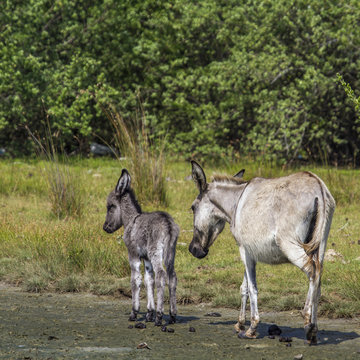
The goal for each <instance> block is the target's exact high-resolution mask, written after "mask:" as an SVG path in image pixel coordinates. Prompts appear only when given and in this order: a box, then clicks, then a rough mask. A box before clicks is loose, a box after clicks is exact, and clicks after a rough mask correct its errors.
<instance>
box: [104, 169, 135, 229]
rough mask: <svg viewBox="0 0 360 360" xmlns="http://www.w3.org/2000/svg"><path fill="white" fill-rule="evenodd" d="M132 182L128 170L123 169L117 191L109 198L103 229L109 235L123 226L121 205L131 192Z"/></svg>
mask: <svg viewBox="0 0 360 360" xmlns="http://www.w3.org/2000/svg"><path fill="white" fill-rule="evenodd" d="M130 182H131V178H130V174H129V173H128V171H127V170H126V169H123V170H122V173H121V176H120V178H119V180H118V182H117V185H116V187H115V190H113V191H112V192H111V193H110V194H109V196H108V198H107V204H106V208H107V212H106V218H105V223H104V226H103V229H104V230H105V231H106V232H108V233H109V234H111V233H113V232H114V231H116V230H118V229H120V228H121V227H122V226H123V216H122V215H123V214H122V210H121V206H120V205H121V200H122V198H123V197H124V195H125V194H126V193H127V192H131V188H130Z"/></svg>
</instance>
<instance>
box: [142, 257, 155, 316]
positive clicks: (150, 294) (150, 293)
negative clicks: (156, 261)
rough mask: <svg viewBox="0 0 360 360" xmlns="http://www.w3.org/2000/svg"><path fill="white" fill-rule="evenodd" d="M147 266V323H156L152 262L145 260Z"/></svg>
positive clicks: (145, 277)
mask: <svg viewBox="0 0 360 360" xmlns="http://www.w3.org/2000/svg"><path fill="white" fill-rule="evenodd" d="M144 264H145V276H144V279H145V286H146V290H147V314H146V321H154V317H155V300H154V282H155V281H154V270H153V267H152V265H151V262H150V261H148V260H144Z"/></svg>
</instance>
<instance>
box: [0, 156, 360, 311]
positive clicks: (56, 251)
mask: <svg viewBox="0 0 360 360" xmlns="http://www.w3.org/2000/svg"><path fill="white" fill-rule="evenodd" d="M69 161H70V163H69V164H68V171H69V172H71V174H73V175H75V177H76V179H78V180H80V181H79V183H80V184H81V187H82V188H81V190H82V191H83V193H84V194H85V199H86V200H85V201H84V204H83V215H82V217H80V218H79V217H75V218H74V217H66V218H65V219H62V220H61V219H58V218H55V217H54V216H51V202H50V199H49V194H48V191H47V187H46V179H45V178H44V175H43V168H44V165H45V164H44V162H43V161H36V160H20V161H13V160H1V161H0V280H3V281H9V282H12V283H15V284H18V285H20V286H22V287H23V288H24V289H26V290H28V291H36V292H38V291H57V292H78V291H89V292H92V293H95V294H111V295H119V294H125V295H126V296H130V295H131V290H130V277H129V276H130V270H129V265H128V260H127V250H126V247H125V245H124V243H123V242H122V241H121V235H122V234H123V230H122V229H121V230H119V231H118V232H116V233H114V234H112V235H109V234H106V233H105V232H104V231H103V230H102V225H103V221H104V219H105V213H106V208H105V203H106V197H107V195H108V193H109V191H110V190H112V189H113V188H114V187H115V185H116V182H117V180H118V177H119V175H120V173H121V169H122V168H123V167H127V163H126V161H119V160H111V159H77V158H76V159H70V160H69ZM243 167H245V168H246V173H245V178H246V179H249V178H251V177H253V176H266V177H272V176H278V175H285V174H287V173H290V172H293V171H296V170H295V169H281V168H276V167H271V166H269V165H267V164H262V163H256V162H249V163H247V164H225V165H224V167H222V168H220V169H216V168H215V167H212V166H205V171H206V174H207V177H208V179H210V177H211V174H213V173H214V172H215V170H217V171H216V172H221V173H230V174H232V173H236V172H237V171H238V170H239V169H241V168H243ZM306 170H311V171H313V172H315V173H317V174H318V175H319V176H320V177H321V178H322V179H323V180H324V181H325V182H326V183H327V184H328V186H329V188H330V191H331V192H332V193H333V195H334V196H335V198H336V201H337V208H336V212H335V216H334V219H333V225H332V230H331V232H330V237H329V240H328V248H333V249H334V250H336V251H338V252H340V253H341V254H342V255H343V257H344V260H345V261H344V262H345V263H343V262H341V261H336V262H334V263H329V262H326V263H325V266H324V273H323V278H322V297H321V301H320V306H319V313H320V314H322V315H325V316H328V317H352V316H356V315H359V314H360V301H359V300H360V275H359V268H360V261H359V260H356V259H357V258H359V257H360V245H359V243H358V241H359V240H360V236H359V234H360V209H359V206H358V203H359V200H360V199H359V197H360V180H359V179H360V177H359V171H358V170H349V169H341V170H337V169H331V168H314V167H312V168H306ZM190 171H191V167H190V164H189V163H186V162H175V161H168V162H167V164H166V168H165V174H166V177H167V179H168V180H169V181H168V182H167V184H166V185H167V199H168V207H157V209H161V210H165V211H168V212H169V213H170V214H171V215H172V216H173V217H174V219H175V221H176V222H177V223H178V224H179V225H180V228H181V233H180V237H179V239H178V246H177V255H176V262H175V266H176V271H177V275H178V291H177V295H178V296H177V297H178V302H179V303H182V304H186V303H198V302H212V303H213V304H214V305H215V306H228V307H234V308H238V307H239V305H240V295H239V288H240V285H241V282H242V278H243V273H244V268H243V265H242V263H241V261H240V257H239V252H238V249H237V246H236V245H235V241H234V239H233V238H232V236H231V233H230V230H229V226H226V228H225V230H224V232H223V233H222V234H221V235H220V236H219V238H218V239H217V240H216V241H215V243H214V245H213V246H212V247H211V249H210V252H209V255H208V256H207V257H206V258H204V259H202V260H199V259H196V258H194V257H193V256H191V254H190V253H189V251H188V245H189V243H190V241H191V239H192V226H193V224H192V221H193V219H192V213H191V211H190V206H191V203H192V201H193V200H194V198H195V197H196V196H197V190H196V187H195V185H194V183H193V182H192V181H188V180H185V177H186V176H188V175H190ZM135 192H136V189H135ZM143 208H144V210H146V211H152V210H155V206H153V205H151V204H150V205H149V204H143ZM257 282H258V289H259V295H258V296H259V308H260V311H284V310H292V311H299V310H301V309H302V307H303V305H304V301H305V297H306V293H307V288H308V282H307V279H306V277H305V275H304V274H303V273H302V272H301V271H300V270H298V269H297V268H295V267H294V266H292V265H280V266H270V265H265V264H258V266H257ZM142 295H143V296H145V291H143V292H142Z"/></svg>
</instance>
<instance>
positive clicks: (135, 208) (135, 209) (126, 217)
mask: <svg viewBox="0 0 360 360" xmlns="http://www.w3.org/2000/svg"><path fill="white" fill-rule="evenodd" d="M120 206H121V216H122V222H123V224H124V228H125V229H126V228H127V227H128V226H129V225H131V224H132V222H133V221H134V220H135V218H136V217H137V216H138V215H140V214H141V213H142V211H141V207H140V205H139V203H138V202H137V200H136V198H135V195H134V192H133V191H132V190H130V191H128V192H127V193H126V194H124V195H123V196H122V198H121V205H120Z"/></svg>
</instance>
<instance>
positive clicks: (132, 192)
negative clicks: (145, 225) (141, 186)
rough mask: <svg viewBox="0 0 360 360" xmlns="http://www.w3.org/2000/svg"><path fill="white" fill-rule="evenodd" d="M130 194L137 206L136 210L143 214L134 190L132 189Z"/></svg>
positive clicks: (129, 191)
mask: <svg viewBox="0 0 360 360" xmlns="http://www.w3.org/2000/svg"><path fill="white" fill-rule="evenodd" d="M128 193H129V195H130V199H131V201H132V203H133V204H134V205H135V208H136V210H137V211H138V212H139V213H142V210H141V206H140V204H139V202H138V201H137V199H136V196H135V193H134V190H133V189H131V188H130V189H129V190H128Z"/></svg>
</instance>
